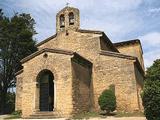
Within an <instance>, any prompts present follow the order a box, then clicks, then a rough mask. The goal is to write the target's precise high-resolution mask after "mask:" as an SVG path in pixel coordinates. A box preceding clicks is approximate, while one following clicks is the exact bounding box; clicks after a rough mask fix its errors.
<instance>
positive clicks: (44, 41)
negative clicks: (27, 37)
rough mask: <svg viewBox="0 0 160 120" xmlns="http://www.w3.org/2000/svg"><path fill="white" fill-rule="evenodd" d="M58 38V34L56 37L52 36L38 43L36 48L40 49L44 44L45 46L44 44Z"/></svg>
mask: <svg viewBox="0 0 160 120" xmlns="http://www.w3.org/2000/svg"><path fill="white" fill-rule="evenodd" d="M56 36H57V34H54V35H52V36H50V37H49V38H47V39H45V40H43V41H41V42H40V43H38V44H37V45H36V47H38V46H40V45H42V44H44V43H46V42H48V41H50V40H52V39H53V38H55V37H56Z"/></svg>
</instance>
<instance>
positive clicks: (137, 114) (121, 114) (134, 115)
mask: <svg viewBox="0 0 160 120" xmlns="http://www.w3.org/2000/svg"><path fill="white" fill-rule="evenodd" d="M115 117H144V113H143V112H132V113H129V112H117V113H116V115H115Z"/></svg>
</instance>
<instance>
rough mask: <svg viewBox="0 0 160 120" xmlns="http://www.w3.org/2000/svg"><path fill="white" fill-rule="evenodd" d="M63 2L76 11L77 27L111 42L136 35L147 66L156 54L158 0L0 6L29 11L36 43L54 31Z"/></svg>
mask: <svg viewBox="0 0 160 120" xmlns="http://www.w3.org/2000/svg"><path fill="white" fill-rule="evenodd" d="M67 2H69V3H70V6H73V7H77V8H78V9H79V10H80V15H81V16H80V18H81V28H84V29H95V30H102V31H104V32H105V33H106V34H107V36H108V37H109V38H110V39H111V40H112V41H113V42H119V41H122V40H128V39H135V38H140V39H141V41H142V45H143V49H144V58H145V59H144V60H145V65H146V66H147V67H148V66H150V65H151V64H152V62H153V60H155V59H156V58H157V57H159V52H160V51H159V49H160V48H159V46H160V29H159V28H160V22H159V21H160V16H159V13H160V1H159V0H100V1H98V0H45V1H44V0H0V8H3V9H4V10H5V13H7V15H10V14H11V13H13V10H14V11H16V12H19V13H22V12H25V13H30V14H31V15H32V17H33V18H34V19H35V21H36V26H35V28H36V31H37V32H38V34H37V35H36V36H35V38H36V39H37V40H38V42H40V41H42V40H44V39H45V38H47V37H49V36H51V35H53V34H54V33H55V32H56V31H55V30H56V18H55V17H56V13H57V12H58V11H59V10H61V9H62V8H63V7H65V5H66V3H67ZM10 16H11V15H10ZM138 36H139V37H138Z"/></svg>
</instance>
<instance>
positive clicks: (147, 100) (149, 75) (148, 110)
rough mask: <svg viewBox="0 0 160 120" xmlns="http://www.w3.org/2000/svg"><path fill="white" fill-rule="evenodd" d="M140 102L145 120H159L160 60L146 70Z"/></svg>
mask: <svg viewBox="0 0 160 120" xmlns="http://www.w3.org/2000/svg"><path fill="white" fill-rule="evenodd" d="M142 101H143V106H144V113H145V116H146V118H147V120H160V59H158V60H156V61H155V62H154V63H153V65H152V66H151V67H149V68H148V69H147V72H146V80H145V84H144V89H143V93H142Z"/></svg>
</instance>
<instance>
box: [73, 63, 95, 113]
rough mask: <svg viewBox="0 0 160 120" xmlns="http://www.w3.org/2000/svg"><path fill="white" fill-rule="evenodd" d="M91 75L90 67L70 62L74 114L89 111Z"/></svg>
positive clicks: (90, 104)
mask: <svg viewBox="0 0 160 120" xmlns="http://www.w3.org/2000/svg"><path fill="white" fill-rule="evenodd" d="M91 75H92V74H91V68H90V67H88V66H87V65H85V64H83V65H82V64H79V63H78V62H75V61H74V60H72V78H73V84H72V85H73V86H72V87H73V93H74V94H73V106H74V114H76V113H80V112H89V111H90V107H91V106H92V103H91V95H90V94H92V91H91V90H90V87H91Z"/></svg>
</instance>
